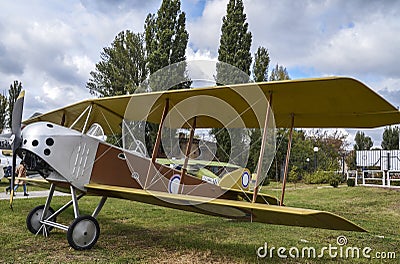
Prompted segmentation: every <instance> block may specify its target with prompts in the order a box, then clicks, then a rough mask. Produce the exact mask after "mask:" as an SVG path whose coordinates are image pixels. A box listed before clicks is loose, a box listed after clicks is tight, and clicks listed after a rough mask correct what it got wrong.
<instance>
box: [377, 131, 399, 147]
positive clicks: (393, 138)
mask: <svg viewBox="0 0 400 264" xmlns="http://www.w3.org/2000/svg"><path fill="white" fill-rule="evenodd" d="M399 132H400V131H399V127H391V126H390V127H386V128H385V130H384V131H383V135H382V143H381V147H382V149H385V150H393V149H399Z"/></svg>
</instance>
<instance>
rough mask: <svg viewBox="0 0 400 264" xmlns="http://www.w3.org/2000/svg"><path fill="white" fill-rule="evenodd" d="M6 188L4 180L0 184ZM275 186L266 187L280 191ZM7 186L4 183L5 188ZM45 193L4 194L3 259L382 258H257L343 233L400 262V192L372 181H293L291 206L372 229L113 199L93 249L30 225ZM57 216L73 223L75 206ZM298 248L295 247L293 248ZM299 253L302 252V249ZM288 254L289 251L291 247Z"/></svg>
mask: <svg viewBox="0 0 400 264" xmlns="http://www.w3.org/2000/svg"><path fill="white" fill-rule="evenodd" d="M2 187H5V185H4V183H2V184H1V185H0V188H2ZM276 187H279V185H271V186H269V187H268V188H267V190H265V191H266V192H268V193H270V194H273V195H276V196H279V197H280V191H279V190H278V189H275V188H276ZM0 190H3V189H0ZM67 200H68V197H55V198H54V199H53V201H54V204H53V207H54V208H57V206H61V205H63V204H64V203H65V202H66V201H67ZM98 201H99V197H86V198H83V199H82V200H81V201H80V209H81V211H82V212H81V213H82V214H83V213H88V214H89V213H91V212H92V211H93V209H94V208H95V206H96V205H97V202H98ZM44 202H45V198H35V199H33V198H30V199H20V200H15V202H14V211H11V210H10V209H9V208H8V201H6V200H3V201H0V210H1V214H0V228H1V233H0V243H1V248H2V250H1V255H0V262H1V263H8V262H15V263H29V262H31V263H65V262H69V263H95V262H96V263H264V262H270V263H276V262H280V263H320V262H325V261H331V262H332V260H333V261H335V262H342V263H354V262H356V263H375V262H378V263H380V262H381V260H377V259H372V260H370V259H365V258H360V259H354V258H351V259H344V258H338V257H337V258H333V259H332V258H331V257H330V256H329V254H328V253H327V252H325V254H324V257H323V258H320V259H318V258H315V259H313V258H296V259H292V258H290V257H289V258H288V259H280V258H279V257H278V255H277V253H276V250H275V253H274V256H273V258H272V259H271V258H269V257H266V258H258V257H257V254H256V251H257V249H258V248H259V247H261V246H264V244H265V243H266V242H267V244H268V248H269V249H270V248H271V247H275V248H279V247H285V248H286V249H287V250H289V249H290V248H291V247H296V248H298V249H300V250H301V249H302V248H304V247H314V248H315V249H316V250H317V254H319V252H320V249H322V248H323V247H328V246H329V244H331V245H332V246H338V245H337V242H336V239H337V237H338V236H341V235H343V236H345V237H346V238H347V241H348V244H347V245H346V246H349V247H359V248H364V247H370V248H372V251H371V252H370V253H369V254H370V255H371V257H374V256H375V253H376V252H378V251H379V252H395V254H396V259H391V260H388V259H386V260H385V261H384V262H388V263H400V250H399V247H400V220H399V219H400V191H395V190H386V189H378V188H366V187H353V188H350V187H347V186H341V187H340V188H328V187H327V186H323V187H322V188H321V186H320V188H317V186H311V185H301V184H300V185H296V186H293V185H289V186H288V190H287V192H286V195H285V203H286V205H287V206H295V207H303V208H312V209H318V210H325V211H330V212H333V213H336V214H339V215H341V216H343V217H345V218H347V219H349V220H351V221H353V222H355V223H357V224H359V225H360V226H362V227H364V228H366V229H367V230H369V233H355V232H344V231H331V230H322V229H313V228H300V227H286V226H275V225H265V224H259V223H248V222H236V221H231V220H226V219H223V218H218V217H210V216H204V215H199V214H194V213H188V212H183V211H177V210H173V209H168V208H161V207H157V206H151V205H145V204H140V203H137V202H132V201H125V200H118V199H109V200H108V201H107V203H106V205H105V206H104V208H103V210H102V212H101V213H100V215H99V218H98V220H99V223H100V228H101V235H100V238H99V240H98V242H97V244H96V245H95V246H94V248H93V249H92V250H90V251H75V250H72V249H70V247H69V245H68V242H67V240H66V234H65V232H63V231H60V230H53V231H52V233H51V235H50V236H49V237H48V238H45V237H42V236H37V237H35V236H34V235H32V234H31V233H29V231H28V230H27V228H26V224H25V218H26V216H27V214H28V213H29V211H30V210H31V209H32V208H33V207H35V206H37V205H40V204H44ZM67 212H68V213H67V214H66V213H64V214H62V215H60V216H59V218H58V219H57V222H60V223H65V224H69V223H70V222H71V221H72V215H73V213H72V209H70V210H69V211H67ZM292 252H294V251H292ZM300 252H301V251H300ZM286 255H288V252H287V251H286Z"/></svg>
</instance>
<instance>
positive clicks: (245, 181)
mask: <svg viewBox="0 0 400 264" xmlns="http://www.w3.org/2000/svg"><path fill="white" fill-rule="evenodd" d="M249 183H250V175H249V173H248V172H247V171H245V172H243V174H242V186H243V188H247V187H248V186H249Z"/></svg>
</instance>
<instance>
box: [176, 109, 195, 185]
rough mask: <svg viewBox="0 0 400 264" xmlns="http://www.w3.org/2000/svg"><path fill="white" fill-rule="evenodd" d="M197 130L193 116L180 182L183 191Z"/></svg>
mask: <svg viewBox="0 0 400 264" xmlns="http://www.w3.org/2000/svg"><path fill="white" fill-rule="evenodd" d="M195 130H196V117H193V123H192V127H191V128H190V135H189V141H188V143H187V145H186V153H185V161H184V162H183V167H182V171H181V179H180V184H179V186H181V188H182V189H181V191H183V185H182V184H183V177H184V176H185V174H186V171H187V165H188V162H189V156H190V152H192V143H193V137H194V131H195Z"/></svg>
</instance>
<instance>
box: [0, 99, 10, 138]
mask: <svg viewBox="0 0 400 264" xmlns="http://www.w3.org/2000/svg"><path fill="white" fill-rule="evenodd" d="M7 106H8V102H7V96H5V95H3V94H0V133H1V131H3V129H4V127H5V125H6V117H7Z"/></svg>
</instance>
